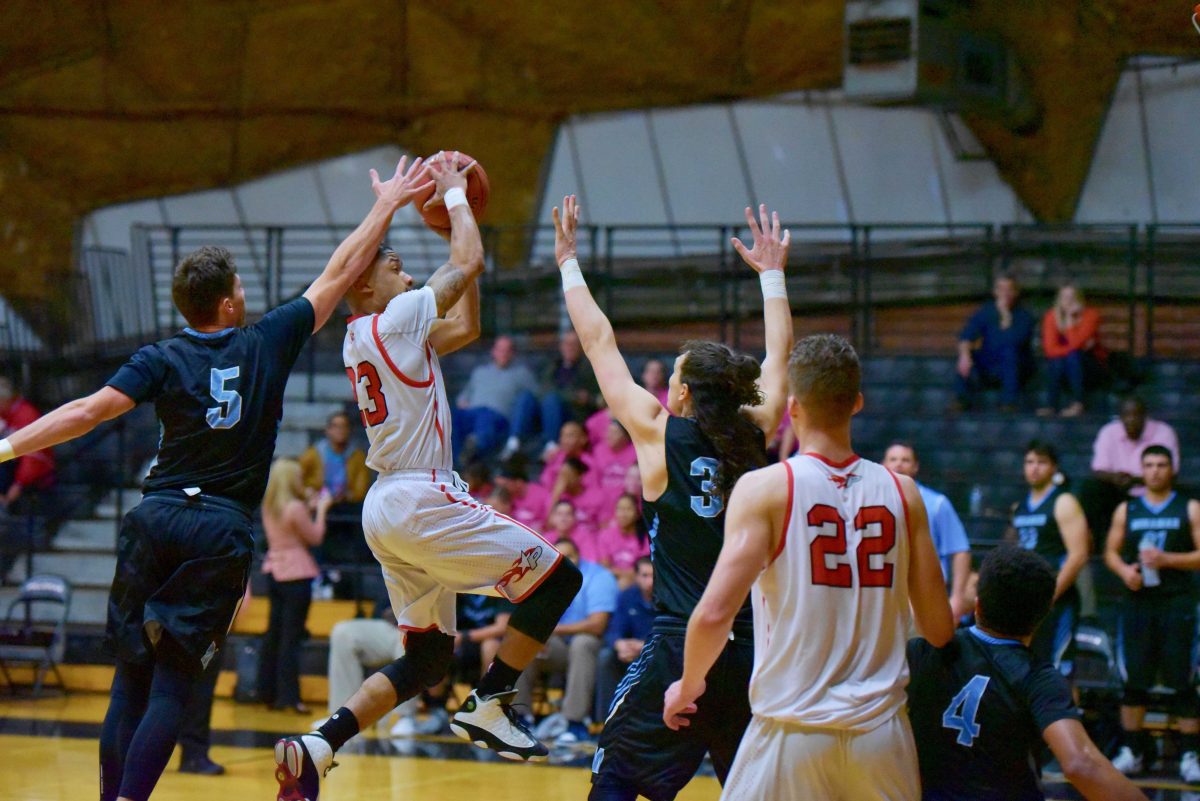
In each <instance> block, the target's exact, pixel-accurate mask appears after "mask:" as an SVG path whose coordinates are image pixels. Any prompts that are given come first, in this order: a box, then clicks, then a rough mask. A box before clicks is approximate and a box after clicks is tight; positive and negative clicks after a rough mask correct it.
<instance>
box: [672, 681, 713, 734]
mask: <svg viewBox="0 0 1200 801" xmlns="http://www.w3.org/2000/svg"><path fill="white" fill-rule="evenodd" d="M702 695H704V682H700V687H699V688H698V689H696V690H695V691H692V690H685V689H684V686H683V679H680V680H679V681H676V682H674V683H673V684H671V686H670V687H668V688H667V692H666V694H665V695H664V696H663V723H665V724H667V728H669V729H670V730H671V731H679V729H680V727H682V726H690V725H692V721H691V719H690V718H687V717H684V716H685V715H694V714H695V713H696V699H697V698H699V697H700V696H702Z"/></svg>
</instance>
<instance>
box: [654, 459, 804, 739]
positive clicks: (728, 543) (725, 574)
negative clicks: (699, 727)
mask: <svg viewBox="0 0 1200 801" xmlns="http://www.w3.org/2000/svg"><path fill="white" fill-rule="evenodd" d="M787 493H788V473H787V468H786V467H785V466H783V465H778V464H776V465H771V466H770V467H764V468H762V469H760V470H754V471H752V472H750V473H747V474H746V475H744V476H742V478H741V479H740V480H739V481H738V483H737V484H736V485H735V486H734V488H733V493H732V494H731V495H730V497H729V506H728V508H727V511H726V513H725V544H724V545H723V546H722V547H721V555H720V556H719V557H718V558H717V565H716V567H715V568H713V572H712V576H711V577H710V578H709V580H708V586H707V587H706V588H705V589H704V595H703V596H702V597H701V598H700V603H698V604H697V605H696V609H695V611H693V612H692V617H691V619H690V620H689V621H688V630H687V642H686V644H685V645H684V650H683V676H682V677H681V678H680V679H679V681H677V682H675V683H674V684H672V685H671V686H670V687H669V688H668V689H667V694H666V698H665V701H664V705H663V721H664V722H666V724H667V725H668V726H669V727H671V728H672V729H678V728H679V727H680V726H687V725H688V719H687V718H686V717H684V716H685V715H688V714H690V713H692V712H694V711H695V710H696V706H695V702H696V699H697V698H699V697H700V696H701V695H703V694H704V677H705V676H707V675H708V671H709V670H710V669H711V668H712V666H713V663H714V662H716V661H717V657H718V656H720V654H721V651H722V649H724V647H725V644H726V643H727V642H728V641H729V632H730V631H731V630H732V628H733V620H734V618H735V617H736V616H737V613H738V610H740V609H741V608H742V604H744V603H745V602H746V596H747V595H748V594H749V593H750V588H751V587H752V586H754V581H755V579H757V578H758V575H759V574H760V573H762V571H763V568H765V567H766V566H767V563H768V562H769V561H770V559H771V554H773V553H775V551H776V550H777V549H778V545H779V538H780V537H781V536H782V532H783V527H784V525H785V524H786V522H787V521H785V520H783V519H782V517H783V514H784V512H783V510H784V508H785V507H786V506H787Z"/></svg>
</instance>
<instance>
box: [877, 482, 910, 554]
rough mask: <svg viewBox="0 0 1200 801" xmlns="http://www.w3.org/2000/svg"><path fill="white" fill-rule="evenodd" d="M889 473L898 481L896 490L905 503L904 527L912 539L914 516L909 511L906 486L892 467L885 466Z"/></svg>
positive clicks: (901, 500) (901, 501)
mask: <svg viewBox="0 0 1200 801" xmlns="http://www.w3.org/2000/svg"><path fill="white" fill-rule="evenodd" d="M883 469H884V470H887V471H888V475H890V476H891V477H892V481H895V482H896V492H898V493H900V503H902V504H904V528H905V530H907V531H908V538H909V539H910V540H911V539H912V516H911V515H910V514H909V513H908V498H906V497H905V496H904V487H902V486H900V478H899V476H897V475H896V474H895V473H893V472H892V470H891V468H888V467H885V468H883Z"/></svg>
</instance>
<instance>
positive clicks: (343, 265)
mask: <svg viewBox="0 0 1200 801" xmlns="http://www.w3.org/2000/svg"><path fill="white" fill-rule="evenodd" d="M407 161H408V157H407V156H405V157H404V158H402V159H400V163H399V164H397V165H396V174H395V175H393V176H392V177H391V178H390V179H389V180H387V181H380V180H379V174H378V173H376V172H375V170H371V188H372V189H373V190H374V192H375V205H373V206H372V207H371V210H370V211H369V212H368V213H367V216H366V219H364V220H363V221H362V223H360V224H359V226H358V228H355V229H354V232H353V233H351V234H350V236H348V237H346V239H345V240H344V241H343V242H342V244H340V245H338V247H337V250H335V251H334V252H333V255H332V256H331V257H330V258H329V263H328V264H326V265H325V270H324V271H323V272H322V273H321V275H319V276H318V277H317V280H315V281H313V282H312V285H311V286H309V288H308V289H307V290H305V292H304V297H306V298H308V301H309V303H311V304H312V307H313V317H314V319H315V323H314V324H313V331H319V330H320V329H321V326H323V325H325V323H326V322H327V321H328V320H329V316H330V315H331V314H333V310H334V309H335V308H337V304H338V302H339V301H340V300H341V299H342V296H343V295H345V294H346V290H348V289H349V288H350V286H351V285H352V284H353V283H354V282H355V281H356V280H358V277H359V276H360V275H362V272H363V271H364V270H366V269H367V268H368V267H370V266H371V265H372V264H373V263H374V262H375V256H376V253H377V252H378V248H379V243H380V242H382V241H383V237H384V235H385V234H386V233H387V229H388V226H389V225H391V224H392V215H393V214H395V213H396V211H397V210H399V209H400V207H402V206H404V205H407V204H408V203H409V202H410V201H411V200H412V199H413V196H414V195H416V194H417V193H418V192H420V191H421V190H423V189H426V188H427V187H428V181H427V174H426V170H425V167H424V165H423V164H422V161H421V159H419V158H418V159H417V160H416V161H414V162H413V163H412V166H411V167H408V169H407V170H405V164H406V162H407Z"/></svg>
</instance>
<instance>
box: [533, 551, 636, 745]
mask: <svg viewBox="0 0 1200 801" xmlns="http://www.w3.org/2000/svg"><path fill="white" fill-rule="evenodd" d="M557 547H558V549H559V550H560V551H562V553H563V556H565V557H567V558H568V559H570V560H571V561H572V562H574V563H575V564H577V565H578V566H579V571H580V572H581V573H582V574H583V586H582V587H581V588H580V590H579V594H578V595H576V596H575V600H574V601H572V602H571V605H570V606H568V607H567V611H566V612H564V613H563V616H562V618H560V619H559V622H558V625H557V626H556V627H555V628H554V634H552V635H551V636H550V639H549V641H547V643H546V646H545V648H543V649H542V652H541V653H540V654H539V655H538V656H537V658H536V659H534V660H533V662H532V663H531V664H530V665H529V667H527V668H526V669H525V672H524V673H522V674H521V678H520V680H519V681H518V682H517V701H516V703H517V704H518V705H520V704H524V705H525V706H526V707H527V708H528V707H529V706H530V703H531V701H532V699H533V685H534V682H535V681H536V680H537V679H538V677H540V676H541V675H543V674H546V673H559V672H563V671H565V672H566V687H565V690H564V692H563V701H562V714H563V717H564V718H566V721H567V730H566V731H565V732H563V734H562V735H561V736H560V737H559V738H558V744H559V745H569V744H575V743H578V742H581V741H585V740H588V739H590V735H589V734H588V730H587V726H586V724H585V723H584V720H585V719H586V718H587V717H588V713H589V712H591V709H592V704H593V703H594V701H595V690H596V664H597V662H596V658H597V656H598V655H599V653H600V645H601V643H602V639H601V638H602V637H603V636H604V632H605V631H606V630H607V629H608V620H609V618H610V617H611V616H612V613H613V611H614V610H615V609H616V608H617V580H616V579H614V578H613V575H612V573H609V572H608V571H607V570H605V569H604V568H603V567H601V566H600V565H598V564H596V563H595V562H589V561H587V560H584V559H581V558H580V555H579V549H578V548H576V547H575V544H574V543H573V542H571V541H570V540H561V541H560V542H559V543H558V545H557Z"/></svg>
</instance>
